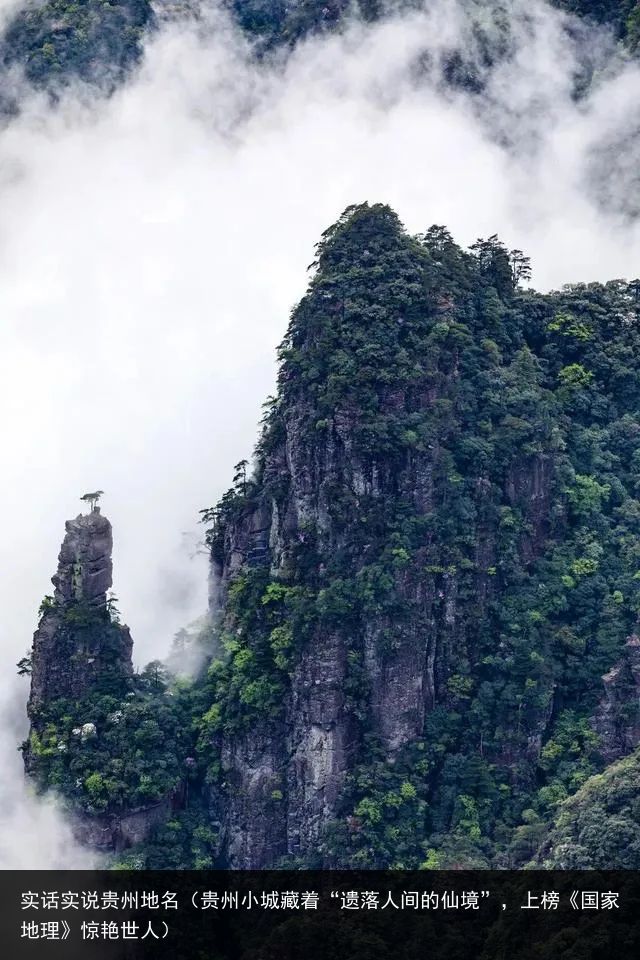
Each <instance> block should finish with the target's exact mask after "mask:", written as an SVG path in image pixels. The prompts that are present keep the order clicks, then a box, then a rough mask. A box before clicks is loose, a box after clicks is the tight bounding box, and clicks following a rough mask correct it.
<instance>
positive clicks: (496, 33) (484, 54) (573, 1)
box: [0, 0, 640, 92]
mask: <svg viewBox="0 0 640 960" xmlns="http://www.w3.org/2000/svg"><path fill="white" fill-rule="evenodd" d="M411 2H412V0H406V5H407V6H411ZM552 5H553V6H557V7H559V8H561V9H563V10H566V11H567V12H569V13H573V14H577V15H578V16H580V17H583V18H585V19H586V20H590V21H594V22H596V23H600V24H608V25H609V26H611V27H612V28H613V31H614V33H615V35H616V37H617V38H618V39H619V40H620V41H621V42H622V43H623V44H624V45H625V46H626V48H627V49H628V50H629V51H631V52H633V51H635V50H637V49H638V46H639V44H640V5H639V4H638V3H637V0H552ZM486 6H487V8H488V9H487V10H482V11H481V13H482V15H481V16H479V17H478V18H477V21H476V23H475V28H474V33H475V35H476V41H477V46H478V53H479V57H480V60H481V61H482V65H483V66H484V67H490V66H491V65H492V64H493V63H494V62H496V61H497V60H499V59H500V58H502V57H503V56H505V55H508V54H509V50H510V36H509V28H508V24H507V22H506V21H505V18H504V16H503V11H502V8H501V5H500V4H497V5H495V4H493V3H491V4H489V3H487V5H486ZM227 7H228V9H229V10H230V12H231V15H232V17H233V19H234V20H235V21H236V22H237V23H238V25H239V26H240V28H241V29H242V30H243V31H244V32H245V33H246V34H247V35H248V36H249V37H250V38H251V39H252V40H253V41H254V42H255V44H256V51H257V53H258V56H261V57H264V56H268V55H269V54H270V53H271V52H272V51H274V50H275V49H276V48H281V47H287V46H294V45H295V44H296V43H298V42H299V41H300V40H302V39H304V38H305V37H306V36H308V35H309V34H313V33H321V32H324V31H331V30H337V29H339V28H340V26H341V25H342V24H343V23H344V22H345V20H347V19H348V18H349V17H350V16H352V15H353V14H354V13H355V14H357V15H359V16H360V17H361V18H362V19H363V20H365V21H372V20H376V19H378V18H379V17H381V16H382V15H384V11H385V9H386V4H384V3H382V2H380V0H356V2H355V4H354V3H347V2H346V0H321V2H318V0H299V2H296V3H292V4H288V3H284V2H283V0H227ZM487 14H488V15H489V17H490V21H491V29H489V30H487V26H486V18H487ZM154 29H156V16H155V13H154V10H153V6H152V4H151V3H150V2H149V0H46V2H44V3H38V4H31V3H29V4H26V5H25V6H24V7H22V8H21V9H19V10H18V11H17V12H16V13H15V14H14V16H13V18H12V19H11V20H10V21H9V24H8V26H7V28H6V30H5V33H4V37H3V38H2V41H1V44H0V45H1V57H2V62H3V63H4V64H5V65H8V66H12V65H19V66H21V67H23V68H24V71H25V74H26V76H27V78H28V80H30V81H31V82H32V83H33V84H35V85H36V86H45V87H48V88H49V89H51V90H52V91H55V90H56V89H57V88H59V87H60V86H61V85H63V84H64V83H66V82H68V81H69V80H70V79H75V78H79V79H80V80H82V81H85V82H90V83H93V84H97V85H98V86H99V87H101V88H102V89H104V90H106V91H107V92H111V91H113V89H115V87H117V86H118V84H119V83H120V82H122V80H123V79H124V77H125V76H126V75H127V74H128V72H129V71H130V70H131V69H132V68H133V67H134V66H135V65H136V64H137V63H138V62H139V61H140V58H141V56H142V45H143V41H144V37H145V35H146V33H147V32H150V31H153V30H154ZM444 70H445V75H446V77H447V79H448V81H449V82H451V83H454V84H460V85H462V86H466V87H469V88H471V89H479V88H480V87H481V85H482V78H481V75H480V74H479V73H478V64H477V63H475V62H474V59H473V58H468V59H465V58H464V55H463V54H462V52H460V51H453V50H452V51H451V52H450V55H449V57H448V59H447V61H446V63H445V64H444Z"/></svg>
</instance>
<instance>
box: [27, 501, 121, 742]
mask: <svg viewBox="0 0 640 960" xmlns="http://www.w3.org/2000/svg"><path fill="white" fill-rule="evenodd" d="M65 527H66V534H65V538H64V541H63V543H62V547H61V549H60V555H59V557H58V569H57V571H56V573H55V574H54V576H53V577H52V578H51V579H52V583H53V585H54V587H55V593H54V596H53V599H52V600H51V599H47V600H45V602H44V604H43V608H42V616H41V620H40V623H39V625H38V629H37V630H36V632H35V635H34V638H33V651H32V673H31V693H30V697H29V705H28V711H29V717H30V718H31V721H32V723H33V724H34V726H36V727H37V726H38V714H39V711H40V710H41V708H42V707H43V706H45V705H46V704H47V703H48V702H50V701H53V700H57V699H59V698H61V697H67V698H70V699H74V700H77V699H79V698H81V697H83V696H85V695H86V694H87V693H88V692H89V691H91V690H92V689H94V688H95V687H96V685H98V684H100V683H102V682H103V681H104V680H105V678H107V677H112V678H113V677H117V676H120V677H121V678H122V679H123V680H124V679H126V678H127V677H129V676H130V675H131V673H132V670H133V667H132V663H131V651H132V640H131V635H130V633H129V628H128V627H126V626H121V625H120V624H116V623H113V622H112V621H111V618H110V616H109V612H108V610H107V591H108V590H109V589H110V588H111V585H112V560H111V554H112V550H113V539H112V533H111V524H110V523H109V521H108V520H107V518H106V517H103V516H102V515H101V513H100V509H99V508H98V507H96V508H94V510H93V511H92V512H91V513H89V514H87V515H82V514H80V515H79V516H77V517H76V518H75V519H74V520H68V521H67V523H66V525H65Z"/></svg>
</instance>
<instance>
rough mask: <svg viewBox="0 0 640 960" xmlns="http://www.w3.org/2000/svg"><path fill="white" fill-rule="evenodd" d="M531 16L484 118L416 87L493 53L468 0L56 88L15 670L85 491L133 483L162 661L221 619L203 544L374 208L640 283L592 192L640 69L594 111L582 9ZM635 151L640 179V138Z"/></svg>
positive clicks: (25, 346)
mask: <svg viewBox="0 0 640 960" xmlns="http://www.w3.org/2000/svg"><path fill="white" fill-rule="evenodd" d="M512 7H513V9H514V10H515V12H516V14H517V15H518V16H517V17H516V19H515V20H514V21H513V22H514V24H515V28H514V36H513V39H512V42H513V44H514V45H515V48H516V52H515V54H514V56H513V58H512V60H511V62H510V64H509V65H505V66H504V67H502V68H499V69H497V70H496V71H495V72H494V74H493V75H492V79H490V80H489V88H488V94H487V96H486V98H485V99H484V100H483V101H482V108H481V109H479V106H480V104H479V102H478V100H477V99H474V98H473V97H471V96H469V95H467V94H464V93H460V92H459V93H456V94H452V93H451V91H449V92H444V91H443V90H442V86H441V84H439V83H438V82H436V77H435V73H432V74H431V75H430V77H431V78H429V75H427V76H426V77H423V79H422V80H421V81H419V82H418V81H416V76H417V73H418V71H417V64H418V63H419V62H424V54H425V53H430V54H431V62H432V63H435V62H436V60H437V56H438V55H439V54H440V53H442V51H443V50H444V49H446V48H448V47H449V46H450V45H451V41H452V40H453V39H455V37H460V36H464V37H466V38H467V41H468V37H469V29H468V21H467V20H466V19H465V15H464V11H463V8H462V7H456V8H454V7H453V5H452V4H451V3H446V4H443V5H432V10H431V12H418V13H415V12H414V13H411V14H408V15H406V16H396V17H395V18H392V19H390V20H389V21H388V22H384V23H381V24H378V25H376V26H372V27H363V26H361V25H358V24H353V25H352V26H351V28H350V29H349V30H348V31H347V32H346V33H345V34H344V35H343V36H325V37H322V38H320V39H317V40H312V41H309V42H308V43H306V44H304V45H302V46H301V47H300V48H299V50H298V51H297V52H296V54H295V55H293V56H292V57H291V58H290V60H289V61H288V62H287V63H286V64H283V63H280V64H279V65H274V66H271V67H270V66H268V65H263V66H262V67H258V66H256V65H255V63H254V62H253V61H252V60H251V57H250V56H249V51H248V49H247V46H246V44H245V42H244V41H243V40H242V39H241V38H240V37H238V36H237V35H236V34H235V33H233V31H232V30H231V29H230V28H229V26H228V24H226V23H225V21H224V20H223V19H221V18H220V17H219V16H218V15H217V14H215V13H214V14H211V16H210V17H208V18H205V22H204V23H200V24H199V25H195V24H189V23H183V24H170V25H168V26H165V27H164V28H163V30H162V32H161V33H160V35H158V36H156V37H155V38H154V39H153V40H152V41H151V42H150V43H149V46H148V49H147V56H146V59H145V63H144V65H143V67H142V68H141V70H140V72H139V73H138V75H137V76H136V77H135V78H134V79H133V80H132V81H131V82H130V83H129V84H128V86H127V87H126V88H125V89H123V90H122V91H120V92H119V93H118V94H117V95H115V96H114V97H113V98H112V99H111V100H109V101H108V102H100V103H95V102H92V101H91V100H89V101H87V98H86V96H84V95H83V98H82V99H81V98H79V97H78V98H76V99H74V98H72V97H71V96H70V97H69V98H68V99H67V100H66V101H65V102H64V103H63V104H62V106H61V107H60V108H59V109H58V110H56V111H51V110H47V109H46V108H45V107H44V105H43V101H42V99H41V98H35V99H34V100H33V102H32V104H31V105H30V107H29V109H27V110H26V111H25V113H24V114H23V116H22V117H21V118H20V119H19V120H17V121H15V122H14V123H12V124H11V126H10V127H9V128H8V129H7V130H6V131H5V132H4V133H3V134H2V135H1V136H0V200H1V202H2V209H3V215H2V219H1V221H0V292H1V294H2V311H3V312H2V326H1V328H0V410H2V413H3V418H4V421H3V430H2V440H3V454H4V456H3V467H2V472H1V474H0V484H1V486H2V497H1V498H0V529H1V530H2V540H1V546H0V551H1V559H2V564H1V569H2V570H3V575H2V577H1V578H0V591H1V597H0V609H2V621H1V623H0V644H1V646H0V650H1V656H2V659H3V670H2V675H3V676H4V677H5V678H7V677H10V676H11V674H12V665H13V663H14V662H15V660H17V659H18V657H19V656H21V655H22V653H23V652H24V649H25V648H26V647H27V646H28V645H29V643H30V638H31V634H32V632H33V629H34V627H35V617H36V610H37V607H38V604H39V602H40V600H41V598H42V595H43V594H44V593H46V592H49V589H50V587H49V577H50V576H51V574H52V573H53V572H54V569H55V560H56V555H57V551H58V547H59V543H60V540H61V537H62V534H63V528H64V520H65V519H66V518H68V517H69V516H72V515H74V514H75V513H76V512H77V511H78V510H79V507H80V503H79V501H78V497H79V495H80V494H81V493H83V492H84V490H85V489H89V488H91V489H93V488H95V487H96V486H98V487H100V488H102V489H104V490H105V491H106V494H105V497H104V501H103V503H104V506H103V510H104V512H105V513H106V514H107V515H108V516H109V517H110V518H111V520H112V522H113V524H114V534H115V540H116V550H115V564H116V583H115V588H116V593H117V595H118V597H119V600H120V603H119V607H120V609H121V610H122V613H123V617H124V619H126V621H127V622H128V623H129V624H130V626H131V629H132V634H133V637H134V641H135V643H136V648H137V651H138V658H139V659H140V660H142V661H144V660H146V659H149V658H150V657H151V656H153V655H157V654H162V653H164V652H165V651H166V649H167V646H168V643H169V641H170V639H171V636H172V635H173V633H174V632H175V630H177V629H178V628H179V627H180V626H181V625H183V624H184V623H186V622H188V621H189V620H190V619H192V618H193V617H194V616H196V615H197V614H198V613H200V612H201V610H202V608H203V606H204V604H205V598H206V570H205V568H204V563H203V561H202V558H200V561H199V562H198V561H193V562H189V561H187V559H186V555H185V552H184V551H183V550H182V547H181V542H182V541H181V538H182V533H183V532H184V531H188V530H193V529H194V526H195V519H196V518H197V511H198V509H199V508H201V507H204V506H208V505H210V504H212V503H213V502H214V501H215V500H216V498H217V497H218V496H219V494H220V493H221V492H222V491H223V490H224V489H225V487H226V486H227V485H228V484H229V481H230V478H231V473H232V465H233V464H234V463H235V462H236V461H237V460H239V459H241V458H242V457H243V456H245V455H246V454H247V452H248V451H249V450H250V449H251V448H252V446H253V443H254V440H255V437H256V423H257V420H258V418H259V415H260V405H261V403H262V401H263V400H264V398H265V397H266V395H267V394H269V393H270V392H272V389H273V382H274V348H275V346H276V344H277V342H278V341H279V340H280V338H281V337H282V335H283V333H284V330H285V326H286V322H287V317H288V313H289V311H290V309H291V307H292V305H293V304H294V302H295V301H296V299H297V298H298V297H299V296H300V295H301V293H302V292H303V290H304V286H305V282H306V275H305V268H306V266H307V264H308V263H309V262H310V261H311V260H312V259H313V245H314V243H315V242H316V240H317V239H318V237H319V235H320V233H321V231H322V230H323V229H325V228H326V226H328V225H329V223H331V222H332V221H334V220H335V219H336V217H337V216H338V215H339V214H340V212H341V211H342V210H343V208H344V207H346V206H347V205H348V204H350V203H354V202H359V201H363V200H369V201H373V202H376V201H383V202H388V203H390V204H391V205H392V206H393V207H395V209H396V210H397V211H398V213H399V214H400V216H401V217H402V218H403V220H404V221H405V222H406V224H407V226H408V228H409V229H410V230H412V231H416V230H420V229H425V228H426V227H428V226H429V225H430V224H431V223H434V222H437V223H445V224H447V225H448V226H449V228H450V229H451V230H452V232H453V233H454V236H456V238H457V239H458V240H459V241H461V242H463V243H471V242H473V240H475V239H476V237H477V236H480V235H484V236H486V235H488V234H491V233H494V232H496V231H498V232H499V233H500V235H501V236H502V238H503V239H504V240H505V242H507V243H508V244H510V245H512V246H518V247H521V248H522V249H524V250H525V251H526V252H527V253H528V254H530V255H531V256H532V257H533V261H534V267H535V281H536V283H537V285H538V286H540V287H542V288H546V287H550V286H554V285H559V284H562V283H563V282H567V281H577V280H596V279H600V280H604V279H607V278H610V277H618V276H624V275H635V274H637V273H638V260H639V254H640V231H639V229H638V225H637V223H635V222H630V221H626V222H625V221H623V220H622V219H621V218H620V217H619V216H617V215H616V217H613V216H608V215H607V214H606V213H605V212H603V210H602V209H601V207H600V206H599V205H598V204H597V203H596V202H595V200H594V196H593V193H588V192H587V190H586V186H585V185H586V178H587V177H592V175H593V171H592V169H591V168H590V163H592V158H593V157H594V156H596V155H597V152H598V149H601V147H602V143H605V144H606V143H611V142H616V137H618V136H620V135H621V133H622V131H623V129H624V127H625V122H627V121H628V117H629V116H632V115H633V112H634V111H635V110H637V104H638V102H640V98H639V97H638V92H639V90H640V74H639V72H638V68H637V67H633V66H631V65H628V66H626V67H625V68H624V69H622V70H621V72H620V73H619V74H618V75H617V76H611V77H606V76H603V77H602V79H601V80H600V83H599V86H598V87H597V89H596V91H595V93H594V95H593V96H592V97H590V98H589V99H588V100H586V101H585V102H583V103H582V104H581V105H580V106H576V105H575V104H574V103H573V102H572V100H571V97H570V90H571V85H572V78H573V76H574V73H575V71H576V60H575V57H576V47H575V45H574V44H572V43H570V42H569V41H568V40H567V39H566V37H565V36H564V35H563V34H562V32H561V31H560V28H559V24H560V21H561V18H560V17H559V15H558V14H557V13H553V12H551V11H549V10H548V9H547V8H546V7H543V6H542V5H535V4H534V5H532V4H530V3H528V4H526V7H525V5H524V4H523V3H515V4H513V5H512ZM525 9H526V10H528V11H529V14H528V17H524V16H522V15H520V14H522V11H523V10H525ZM531 16H533V19H531ZM601 43H602V41H601V39H600V38H598V39H594V41H593V51H592V52H593V55H594V57H596V59H597V56H598V53H597V51H598V47H599V45H600V44H601ZM505 118H508V122H507V121H505ZM603 136H604V137H605V140H604V141H603ZM507 142H509V143H508V145H507ZM599 145H600V146H599ZM602 149H604V148H602ZM625 150H626V151H627V153H628V154H629V153H632V152H633V151H635V152H636V155H635V157H633V161H634V162H633V163H632V162H631V156H625V158H624V164H623V167H624V170H627V171H628V172H629V171H633V170H634V163H635V166H636V167H637V160H638V157H637V147H635V146H634V145H633V144H627V145H626V146H625ZM607 156H608V159H607V162H608V163H610V162H612V161H613V159H614V158H613V157H611V155H610V154H609V155H607ZM615 159H616V161H619V159H620V158H619V156H616V157H615ZM624 170H623V171H622V172H624ZM620 176H622V173H621V174H620ZM590 182H591V181H590ZM596 182H597V178H596ZM607 189H609V190H613V195H614V196H615V197H617V198H618V199H619V190H618V189H617V187H616V185H615V184H611V183H609V184H608V185H607ZM167 582H171V583H172V589H171V590H167V588H166V585H167ZM10 686H11V689H12V690H13V686H12V685H11V683H10V681H9V680H6V679H5V681H4V687H3V689H4V690H5V691H6V692H5V693H4V699H5V701H6V702H7V703H11V704H13V699H12V696H13V694H11V695H10V693H9V687H10ZM5 739H6V743H5V744H4V748H5V749H4V750H3V752H2V757H1V758H0V762H2V764H3V765H5V764H6V770H5V767H4V766H3V773H5V776H3V778H2V779H3V781H4V783H5V787H4V790H5V791H8V794H11V795H12V796H13V799H12V800H11V801H10V799H7V801H6V803H5V801H4V800H3V798H2V797H1V796H0V817H1V816H2V811H3V810H6V809H8V807H9V806H10V805H11V803H12V804H13V809H14V810H16V809H18V810H19V809H20V808H21V805H20V803H17V804H16V802H14V801H15V796H17V794H16V790H17V789H18V786H19V758H18V757H17V755H16V754H15V752H12V751H13V743H12V742H10V738H9V737H7V738H5ZM16 785H18V786H16ZM36 809H37V808H36V807H34V806H33V805H32V804H26V802H25V804H23V805H22V816H23V818H24V824H25V826H24V831H23V832H24V845H25V846H28V845H29V836H31V838H32V839H33V838H34V837H36V835H37V845H36V846H35V847H34V850H40V849H41V848H40V835H41V833H42V830H43V829H44V827H43V823H44V821H43V817H48V816H50V814H49V813H48V812H46V811H45V812H37V813H36V812H35V811H36ZM47 822H48V821H47ZM9 828H10V829H11V830H12V831H13V832H14V833H15V830H16V822H15V820H11V818H9ZM6 833H7V817H6V816H5V818H4V823H2V822H0V864H2V862H3V859H2V858H3V856H4V857H5V865H16V856H15V847H14V851H13V853H12V854H7V852H6V850H7V847H6V842H4V841H3V837H4V836H5V834H6ZM3 850H4V851H5V852H4V854H3ZM38 856H41V858H42V865H43V866H45V865H48V864H49V863H50V862H51V857H49V855H48V854H45V853H44V852H42V853H41V854H38Z"/></svg>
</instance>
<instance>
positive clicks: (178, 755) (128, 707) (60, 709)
mask: <svg viewBox="0 0 640 960" xmlns="http://www.w3.org/2000/svg"><path fill="white" fill-rule="evenodd" d="M130 686H131V689H130V690H129V692H128V693H127V694H126V695H125V697H124V698H123V699H119V698H117V697H114V696H110V695H108V694H102V693H92V694H91V695H90V696H87V697H84V698H82V699H79V700H77V701H70V700H63V699H60V700H56V701H54V702H53V703H51V704H49V705H48V706H47V708H46V709H45V710H43V711H42V712H41V713H40V715H39V716H38V730H39V731H40V732H39V733H38V732H36V731H35V730H34V731H32V733H31V737H30V740H29V741H28V742H27V743H25V744H24V745H23V749H24V750H26V751H27V752H28V758H29V759H28V765H29V771H30V773H31V775H32V777H33V779H34V782H35V783H36V785H37V786H38V787H39V788H40V789H45V788H46V789H54V790H56V791H57V792H58V793H60V794H61V795H63V796H64V797H65V798H66V799H67V801H68V803H69V805H70V806H71V808H72V809H75V810H78V811H84V812H86V813H89V814H100V813H105V812H109V813H115V812H122V811H123V810H130V809H135V808H137V807H140V806H144V805H147V804H150V803H153V802H155V801H157V800H159V799H162V798H163V797H165V796H167V794H169V793H171V791H174V790H176V789H177V788H178V787H179V786H181V784H182V781H183V779H184V777H185V775H186V771H185V760H186V756H187V754H188V748H189V745H190V727H191V710H192V705H191V702H190V691H189V688H188V687H186V688H184V687H183V688H180V687H175V686H172V685H169V684H168V683H167V681H166V678H165V677H164V676H163V670H162V669H161V668H160V665H158V664H150V665H149V667H147V668H146V669H145V671H143V672H142V673H141V674H140V675H139V676H137V677H135V678H134V679H133V680H132V682H131V685H130Z"/></svg>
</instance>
